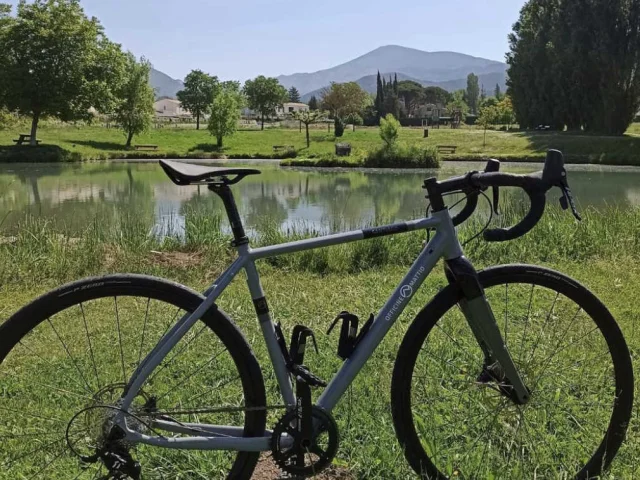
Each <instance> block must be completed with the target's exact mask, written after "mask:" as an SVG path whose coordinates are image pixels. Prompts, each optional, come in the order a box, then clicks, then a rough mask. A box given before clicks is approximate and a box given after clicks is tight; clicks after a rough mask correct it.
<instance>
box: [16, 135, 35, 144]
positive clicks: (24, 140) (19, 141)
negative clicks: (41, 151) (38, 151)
mask: <svg viewBox="0 0 640 480" xmlns="http://www.w3.org/2000/svg"><path fill="white" fill-rule="evenodd" d="M30 142H31V135H30V134H28V133H21V134H19V135H18V139H17V140H14V141H13V143H15V144H16V145H24V144H25V143H30ZM39 143H40V140H36V145H38V144H39Z"/></svg>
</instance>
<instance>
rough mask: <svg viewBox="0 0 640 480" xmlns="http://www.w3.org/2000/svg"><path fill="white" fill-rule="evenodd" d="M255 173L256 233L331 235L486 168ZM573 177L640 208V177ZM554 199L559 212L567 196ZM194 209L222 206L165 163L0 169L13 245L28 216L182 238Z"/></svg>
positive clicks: (240, 198) (251, 219)
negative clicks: (437, 181)
mask: <svg viewBox="0 0 640 480" xmlns="http://www.w3.org/2000/svg"><path fill="white" fill-rule="evenodd" d="M257 168H259V169H261V170H262V174H261V175H256V176H251V177H248V178H246V179H244V180H243V181H242V182H241V183H240V184H238V185H236V186H234V187H233V189H234V193H235V196H236V200H237V202H238V207H239V210H240V214H241V215H242V217H243V219H244V221H245V222H246V225H247V227H248V228H249V230H250V231H255V230H256V229H259V227H260V225H262V224H264V222H271V223H272V224H275V225H277V226H279V227H280V228H282V229H284V230H286V229H291V228H296V229H307V230H316V231H322V232H328V231H340V230H346V229H349V228H359V227H362V226H365V225H370V224H372V223H374V222H376V221H393V220H406V219H412V218H417V217H419V216H420V215H424V211H425V207H426V200H425V198H424V191H423V190H422V188H421V186H422V182H423V180H424V179H425V178H426V177H428V176H433V175H436V176H438V177H440V178H444V177H448V176H451V175H456V174H461V173H464V172H467V171H469V170H476V169H482V168H483V164H479V163H468V162H465V163H459V162H449V163H446V164H445V165H444V166H443V168H441V169H440V170H437V171H427V170H424V171H406V170H368V171H345V170H331V171H328V170H324V169H307V170H305V169H293V168H280V167H278V166H277V165H274V164H261V165H259V166H258V167H257ZM540 168H541V165H539V164H509V163H504V164H503V166H502V170H503V171H510V172H516V173H525V172H531V171H536V170H539V169H540ZM568 169H569V170H570V173H569V183H570V185H571V187H572V189H573V192H574V195H575V197H576V199H577V201H578V204H579V206H580V207H581V208H585V207H587V206H594V207H596V208H600V207H603V206H606V205H618V206H620V207H622V208H628V207H630V206H632V205H638V204H640V168H627V167H600V166H568ZM550 195H552V197H553V202H554V203H557V202H556V199H557V198H558V197H559V196H560V194H559V191H556V192H554V193H552V194H550ZM505 201H507V200H505ZM193 208H198V209H203V210H201V211H207V212H208V211H211V213H212V214H218V215H219V214H222V213H223V211H222V204H221V202H220V200H219V199H218V198H217V197H216V196H214V195H213V194H211V193H210V192H208V191H207V189H206V187H202V186H201V187H178V186H176V185H174V184H173V183H171V182H170V181H169V179H168V178H167V177H166V176H165V174H164V173H163V172H162V170H161V169H160V167H159V166H158V165H157V163H125V162H111V163H93V164H66V165H65V164H37V165H33V164H29V165H26V164H4V165H3V164H0V225H1V226H0V228H1V230H2V235H5V236H6V235H12V234H14V233H15V231H16V230H17V228H18V224H19V222H21V221H24V219H25V216H31V217H41V218H44V219H47V221H49V222H51V225H52V226H54V227H56V228H61V229H64V231H65V232H66V233H70V234H74V235H78V234H81V232H82V230H83V229H85V228H86V227H87V225H90V224H91V222H103V221H107V220H108V219H109V220H111V221H118V219H120V218H122V217H125V216H128V217H131V216H133V217H135V218H137V219H144V221H145V222H146V227H147V228H148V229H149V231H150V232H156V233H159V234H160V235H162V234H168V233H170V234H177V235H180V232H181V231H183V230H184V222H185V212H187V211H189V209H193ZM225 222H226V220H225Z"/></svg>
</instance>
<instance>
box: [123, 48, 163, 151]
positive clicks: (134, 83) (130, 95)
mask: <svg viewBox="0 0 640 480" xmlns="http://www.w3.org/2000/svg"><path fill="white" fill-rule="evenodd" d="M150 73H151V64H150V63H149V62H148V61H147V60H145V59H144V58H143V59H141V60H140V61H139V62H138V61H136V59H135V57H134V56H133V55H128V65H127V68H126V73H125V75H126V80H125V81H124V82H122V84H121V85H120V87H119V90H118V97H119V103H118V105H117V107H116V110H115V119H116V121H117V122H118V124H119V125H120V128H122V130H124V132H125V134H126V136H127V143H126V147H127V148H129V147H131V141H132V140H133V136H134V135H139V134H141V133H143V132H145V131H147V129H148V128H149V127H150V126H151V121H152V119H153V114H154V112H153V101H154V99H155V94H154V91H153V88H151V85H150V84H149V74H150Z"/></svg>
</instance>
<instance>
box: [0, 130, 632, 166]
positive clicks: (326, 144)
mask: <svg viewBox="0 0 640 480" xmlns="http://www.w3.org/2000/svg"><path fill="white" fill-rule="evenodd" d="M17 133H19V132H18V131H2V132H0V158H2V154H3V153H4V154H5V155H7V152H11V151H13V150H12V148H11V147H10V146H11V145H13V143H12V139H13V138H16V136H17ZM38 136H39V138H40V139H41V140H42V142H43V145H53V146H57V147H60V148H61V149H63V150H64V151H67V152H71V157H70V158H71V159H74V160H100V159H109V158H139V157H142V158H144V157H167V158H225V157H227V158H273V157H278V156H283V155H282V154H280V155H278V154H274V150H273V146H274V145H291V146H293V147H294V150H293V151H291V152H288V153H286V154H284V156H289V157H294V158H295V159H296V161H298V160H303V159H309V158H312V159H313V158H317V157H323V158H325V159H326V158H327V157H331V155H332V154H333V152H334V143H335V141H336V139H335V138H334V136H333V135H332V134H330V133H327V132H326V130H324V129H322V128H315V129H313V130H312V133H311V146H310V147H309V148H307V147H306V143H305V135H304V132H303V133H300V132H299V131H298V130H295V129H268V130H265V131H256V130H240V131H238V132H237V133H236V134H235V135H234V136H232V137H230V138H227V139H225V146H224V148H223V149H222V150H218V149H217V148H216V147H215V145H214V143H215V141H214V139H213V138H212V137H211V135H209V133H208V132H207V131H206V130H200V131H196V130H194V129H177V128H171V127H166V128H164V129H159V130H151V131H149V132H148V133H146V134H144V135H141V136H139V137H136V138H135V139H134V145H135V144H155V145H158V147H159V148H158V151H157V152H144V151H129V150H126V149H125V148H124V140H125V139H124V135H123V134H122V132H121V131H119V130H115V129H106V128H103V127H97V126H94V127H89V126H81V127H75V126H71V125H69V126H62V127H61V126H47V125H43V127H42V128H41V129H40V130H39V134H38ZM340 141H341V142H348V143H350V144H351V145H352V147H353V148H354V155H353V156H352V157H347V158H346V159H345V160H346V162H355V163H357V162H358V161H359V160H360V159H361V158H362V156H363V155H364V154H365V153H366V152H367V151H371V150H374V149H376V148H378V147H380V145H381V143H382V142H381V140H380V137H379V135H378V130H377V129H376V128H358V129H357V130H356V131H355V132H352V131H350V130H347V131H346V132H345V135H344V137H342V138H341V139H340ZM400 141H401V142H403V143H405V144H407V145H433V146H435V145H456V146H457V147H458V150H457V153H456V154H455V155H447V156H444V158H445V159H457V160H464V159H469V160H471V159H481V158H487V157H495V158H499V159H510V160H540V159H542V158H543V157H544V155H545V152H546V151H547V150H548V149H549V148H558V149H560V150H562V151H563V152H565V154H566V155H567V159H568V160H569V161H571V162H576V163H602V164H620V165H640V124H633V125H632V126H631V128H630V129H629V132H628V133H627V134H626V135H625V136H622V137H602V136H592V135H580V134H573V133H568V132H563V133H553V132H514V133H511V132H501V131H492V130H490V131H488V132H487V140H486V146H485V145H484V132H483V131H482V130H481V129H478V128H467V127H465V128H461V129H459V130H451V129H449V128H441V129H430V130H429V138H428V139H423V138H422V129H411V128H403V129H402V130H401V132H400ZM30 152H32V151H31V150H26V151H25V153H26V155H27V156H26V157H24V159H27V160H29V155H32V153H30ZM315 161H317V160H312V161H311V162H310V163H309V164H313V163H314V162H315Z"/></svg>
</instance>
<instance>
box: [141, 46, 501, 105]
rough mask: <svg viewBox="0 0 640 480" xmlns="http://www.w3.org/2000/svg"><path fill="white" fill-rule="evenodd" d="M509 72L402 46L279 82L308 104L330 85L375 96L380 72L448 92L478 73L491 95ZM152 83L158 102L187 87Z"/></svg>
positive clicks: (160, 76) (156, 75) (155, 74)
mask: <svg viewBox="0 0 640 480" xmlns="http://www.w3.org/2000/svg"><path fill="white" fill-rule="evenodd" d="M506 70H507V65H506V64H504V63H502V62H498V61H496V60H489V59H486V58H481V57H474V56H472V55H467V54H464V53H458V52H448V51H441V52H426V51H423V50H418V49H416V48H409V47H402V46H399V45H384V46H381V47H378V48H376V49H374V50H372V51H370V52H367V53H365V54H363V55H360V56H359V57H356V58H354V59H353V60H350V61H348V62H344V63H341V64H339V65H336V66H335V67H331V68H326V69H322V70H317V71H316V72H311V73H293V74H290V75H280V76H279V77H277V79H278V81H279V82H280V83H281V84H282V85H283V86H284V87H286V88H287V89H288V88H291V87H296V88H297V89H298V91H299V92H300V93H301V95H302V99H303V100H307V101H308V99H309V98H311V96H312V95H316V96H318V95H319V94H320V91H321V90H322V89H323V88H325V87H328V86H329V85H331V82H338V83H342V82H354V81H355V82H358V83H359V84H360V85H361V86H362V87H363V88H364V89H365V90H367V91H368V92H370V93H374V92H375V85H376V82H375V81H373V82H372V79H371V77H372V76H374V77H375V76H376V75H377V72H387V73H384V75H385V76H386V77H387V78H388V76H389V75H393V74H394V73H397V74H398V79H399V80H413V81H417V82H418V83H420V84H422V85H424V86H439V87H442V88H444V89H445V90H448V91H453V90H457V89H460V88H465V87H466V79H467V75H469V73H475V74H476V75H478V77H479V78H480V84H483V83H484V86H485V89H486V90H487V91H488V92H491V91H493V88H494V87H495V85H496V83H497V84H499V85H500V88H502V89H503V90H504V89H505V88H506ZM389 72H391V73H389ZM374 80H375V79H374ZM150 83H151V85H152V86H153V88H154V90H155V92H156V98H159V97H171V98H175V96H176V93H177V92H178V91H179V90H181V89H182V88H183V87H184V84H183V83H182V81H180V80H176V79H173V78H171V77H170V76H168V75H166V74H165V73H163V72H161V71H159V70H156V69H152V70H151V76H150Z"/></svg>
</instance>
